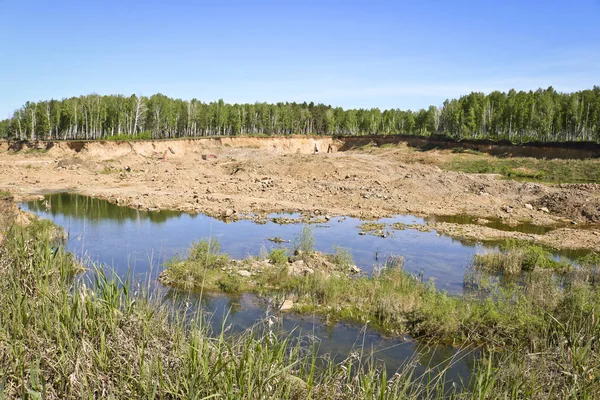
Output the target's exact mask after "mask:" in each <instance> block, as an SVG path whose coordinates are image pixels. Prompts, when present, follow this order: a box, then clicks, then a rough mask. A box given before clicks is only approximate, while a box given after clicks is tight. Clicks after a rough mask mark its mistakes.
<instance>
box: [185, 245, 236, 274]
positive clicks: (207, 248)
mask: <svg viewBox="0 0 600 400" xmlns="http://www.w3.org/2000/svg"><path fill="white" fill-rule="evenodd" d="M188 261H189V262H192V263H195V264H197V265H198V266H199V267H201V268H209V269H220V268H223V267H224V266H225V265H226V264H227V262H228V261H229V256H227V255H226V254H222V253H221V244H220V243H219V241H218V240H216V239H213V238H211V239H209V240H206V239H202V240H200V241H199V242H194V243H192V247H191V248H190V254H189V257H188Z"/></svg>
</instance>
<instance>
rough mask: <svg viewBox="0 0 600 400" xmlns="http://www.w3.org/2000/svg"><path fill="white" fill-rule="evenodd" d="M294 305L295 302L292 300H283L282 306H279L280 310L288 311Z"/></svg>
mask: <svg viewBox="0 0 600 400" xmlns="http://www.w3.org/2000/svg"><path fill="white" fill-rule="evenodd" d="M293 307H294V302H293V301H291V300H286V301H284V302H283V304H282V305H281V307H279V311H288V310H291V309H292V308H293Z"/></svg>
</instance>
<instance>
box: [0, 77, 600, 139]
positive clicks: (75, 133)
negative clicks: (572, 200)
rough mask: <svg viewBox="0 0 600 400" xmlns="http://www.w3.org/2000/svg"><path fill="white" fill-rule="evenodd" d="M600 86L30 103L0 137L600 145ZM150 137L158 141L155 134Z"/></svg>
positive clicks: (0, 126) (4, 124)
mask: <svg viewBox="0 0 600 400" xmlns="http://www.w3.org/2000/svg"><path fill="white" fill-rule="evenodd" d="M599 99H600V87H598V86H594V87H593V88H592V89H589V90H582V91H578V92H573V93H558V92H556V91H555V90H554V88H552V87H548V88H547V89H538V90H536V91H529V92H524V91H519V92H517V91H516V90H510V91H508V92H499V91H494V92H492V93H490V94H488V95H485V94H483V93H477V92H473V93H470V94H467V95H464V96H461V97H460V98H458V99H452V100H446V101H445V102H444V103H443V105H442V106H441V107H435V106H430V107H428V108H426V109H421V110H416V111H412V110H399V109H390V110H380V109H378V108H370V109H347V110H344V109H342V108H341V107H332V106H330V105H325V104H314V103H312V102H311V103H306V102H305V103H285V104H284V103H277V104H267V103H255V104H227V103H225V102H224V101H223V100H218V101H213V102H209V103H204V102H201V101H198V100H197V99H192V100H189V101H186V100H181V99H172V98H169V97H167V96H165V95H162V94H160V93H158V94H155V95H152V96H150V97H144V96H142V97H137V96H135V95H132V96H129V97H125V96H122V95H110V96H100V95H97V94H90V95H86V96H79V97H72V98H68V99H64V100H62V101H56V100H51V101H41V102H38V103H33V102H27V103H26V104H25V105H24V106H23V107H21V108H20V109H18V110H15V112H14V115H13V116H12V118H11V119H9V120H4V121H0V136H4V137H13V138H18V139H29V140H32V141H33V140H36V139H53V140H55V139H63V138H64V139H86V140H90V139H102V140H127V139H131V138H132V137H135V138H136V139H146V138H149V137H152V138H155V139H165V138H176V137H200V136H202V137H205V136H218V135H256V136H271V135H276V134H280V135H291V134H303V135H315V134H318V135H322V134H329V135H378V134H380V135H392V134H401V135H419V136H427V135H433V134H437V135H445V136H448V137H451V138H453V139H457V140H462V139H492V140H501V139H503V140H509V141H511V142H513V143H523V142H526V141H541V142H559V141H596V142H598V141H600V101H599ZM147 132H150V136H149V135H148V134H147Z"/></svg>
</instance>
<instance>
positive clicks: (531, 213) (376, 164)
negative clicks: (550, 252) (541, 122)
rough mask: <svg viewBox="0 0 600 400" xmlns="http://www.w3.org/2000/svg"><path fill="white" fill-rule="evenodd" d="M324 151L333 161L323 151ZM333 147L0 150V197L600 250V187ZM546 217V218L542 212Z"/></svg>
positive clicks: (437, 154)
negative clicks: (410, 223)
mask: <svg viewBox="0 0 600 400" xmlns="http://www.w3.org/2000/svg"><path fill="white" fill-rule="evenodd" d="M330 144H331V148H332V150H333V153H327V152H326V151H327V149H328V147H329V145H330ZM315 145H317V147H318V149H319V153H318V154H313V153H314V147H315ZM341 146H342V143H340V142H337V141H335V140H332V139H331V138H323V139H312V138H294V139H285V138H232V139H226V138H225V139H204V140H194V141H190V140H178V141H157V142H124V143H115V142H106V143H98V142H95V143H85V144H80V145H77V146H74V145H69V144H68V143H64V142H58V143H55V144H54V146H53V147H52V148H51V149H49V150H47V151H36V150H34V151H31V150H29V151H28V150H21V151H17V152H15V151H9V150H8V148H7V144H6V143H3V144H0V189H4V190H8V191H10V192H12V193H13V194H14V195H15V197H16V198H17V200H24V199H30V198H32V197H35V196H38V195H40V194H42V193H46V192H51V191H52V192H56V191H69V192H77V193H80V194H84V195H88V196H93V197H98V198H103V199H107V200H109V201H111V202H114V203H118V204H120V205H126V206H130V207H135V208H140V209H149V210H155V209H177V210H182V211H187V212H197V213H205V214H209V215H214V216H225V215H227V216H228V217H230V218H232V219H236V218H248V217H252V216H254V217H256V215H262V216H264V215H266V214H267V213H271V212H277V211H289V212H301V213H304V214H306V215H310V214H320V215H326V214H328V215H331V216H333V215H348V216H355V217H361V218H365V219H375V218H380V217H385V216H392V215H394V214H413V215H418V216H425V215H430V214H438V215H458V214H468V215H473V216H477V217H481V218H486V217H487V218H490V217H495V218H503V219H504V220H505V221H506V222H507V223H509V224H516V223H518V222H523V221H528V222H531V223H533V224H537V225H554V224H560V226H561V228H560V229H556V230H554V231H551V232H549V233H547V234H545V235H532V234H524V233H519V232H505V231H498V230H495V229H491V228H487V227H484V226H480V225H457V224H448V223H438V224H435V225H434V226H433V227H434V228H435V229H437V230H438V231H440V232H442V233H447V234H450V235H454V236H460V237H464V238H469V239H476V240H490V239H501V238H507V237H514V238H520V239H525V240H530V241H533V242H538V243H543V244H547V245H550V246H552V247H556V248H588V249H594V250H596V251H600V228H598V227H597V225H596V226H594V225H592V226H589V224H597V223H598V221H600V187H599V185H593V184H586V185H561V186H553V185H544V184H538V183H527V182H516V181H510V180H502V179H500V178H499V176H497V175H480V174H465V173H458V172H447V171H442V170H441V169H440V168H439V167H438V166H437V165H436V164H439V163H441V162H442V161H443V160H446V159H448V158H449V157H453V156H455V155H454V154H452V153H451V152H450V151H446V150H443V151H442V150H440V151H438V150H435V151H428V152H418V151H414V150H412V149H410V148H408V147H406V146H403V145H398V146H393V147H387V148H375V149H368V150H351V151H344V152H342V151H337V149H338V148H340V147H341ZM526 204H530V205H532V206H533V207H529V208H528V207H527V206H526ZM543 207H545V208H547V209H548V211H549V212H544V211H540V209H541V208H543ZM530 208H533V209H530ZM232 213H233V214H232ZM573 222H576V223H577V225H574V224H573Z"/></svg>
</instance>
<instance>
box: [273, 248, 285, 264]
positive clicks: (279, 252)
mask: <svg viewBox="0 0 600 400" xmlns="http://www.w3.org/2000/svg"><path fill="white" fill-rule="evenodd" d="M269 261H270V262H271V264H273V265H277V266H280V267H281V266H284V265H287V262H288V251H287V249H285V248H282V249H273V250H271V252H270V253H269Z"/></svg>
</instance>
